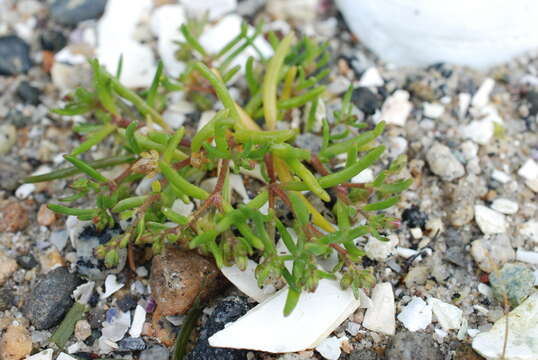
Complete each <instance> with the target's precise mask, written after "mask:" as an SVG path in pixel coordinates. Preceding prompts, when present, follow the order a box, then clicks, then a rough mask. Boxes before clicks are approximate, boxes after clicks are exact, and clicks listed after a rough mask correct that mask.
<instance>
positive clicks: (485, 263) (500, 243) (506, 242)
mask: <svg viewBox="0 0 538 360" xmlns="http://www.w3.org/2000/svg"><path fill="white" fill-rule="evenodd" d="M471 255H472V256H473V259H474V260H475V262H476V263H477V265H478V267H479V268H480V270H482V271H485V272H487V273H490V272H492V271H495V270H496V269H497V268H498V267H499V266H502V265H503V264H505V263H507V262H509V261H512V260H514V259H515V257H516V253H515V252H514V249H513V248H512V245H511V243H510V238H509V237H508V236H506V235H494V236H490V237H486V238H483V239H478V240H475V241H473V242H472V243H471Z"/></svg>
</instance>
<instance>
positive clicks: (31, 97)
mask: <svg viewBox="0 0 538 360" xmlns="http://www.w3.org/2000/svg"><path fill="white" fill-rule="evenodd" d="M15 95H17V97H18V98H19V99H20V100H21V101H22V102H24V103H26V104H31V105H39V103H40V102H41V101H40V100H39V96H40V95H41V90H39V89H38V88H36V87H33V86H32V85H30V83H29V82H28V81H21V83H20V84H19V86H17V90H16V91H15Z"/></svg>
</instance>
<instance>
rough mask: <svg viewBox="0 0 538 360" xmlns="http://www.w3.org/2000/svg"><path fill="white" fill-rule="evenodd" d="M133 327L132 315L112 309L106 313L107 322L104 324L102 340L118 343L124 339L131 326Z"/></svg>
mask: <svg viewBox="0 0 538 360" xmlns="http://www.w3.org/2000/svg"><path fill="white" fill-rule="evenodd" d="M130 325H131V314H130V313H129V312H122V311H119V310H117V309H116V308H112V309H110V310H108V311H107V313H106V320H105V321H104V322H103V329H102V331H101V333H102V334H103V336H102V338H104V339H106V340H109V341H112V342H116V341H120V340H121V339H123V337H124V336H125V334H126V333H127V330H129V326H130Z"/></svg>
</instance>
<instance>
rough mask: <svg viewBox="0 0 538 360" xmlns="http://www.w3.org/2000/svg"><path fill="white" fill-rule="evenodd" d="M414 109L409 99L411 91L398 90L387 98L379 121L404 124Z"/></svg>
mask: <svg viewBox="0 0 538 360" xmlns="http://www.w3.org/2000/svg"><path fill="white" fill-rule="evenodd" d="M412 109H413V104H411V102H410V101H409V93H408V92H407V91H405V90H397V91H396V92H395V93H394V94H392V95H391V96H389V97H388V98H387V100H385V103H384V104H383V107H382V108H381V115H380V117H379V121H385V122H386V123H387V124H394V125H398V126H404V125H405V122H406V120H407V117H408V116H409V114H410V113H411V110H412Z"/></svg>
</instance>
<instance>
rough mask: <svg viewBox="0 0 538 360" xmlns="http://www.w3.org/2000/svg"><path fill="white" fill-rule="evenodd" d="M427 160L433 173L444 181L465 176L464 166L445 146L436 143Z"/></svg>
mask: <svg viewBox="0 0 538 360" xmlns="http://www.w3.org/2000/svg"><path fill="white" fill-rule="evenodd" d="M426 160H427V161H428V165H430V169H431V171H432V172H433V173H434V174H435V175H437V176H439V177H440V178H441V179H443V180H444V181H452V180H455V179H457V178H460V177H462V176H463V175H465V168H464V167H463V165H462V164H461V163H460V162H459V161H458V160H457V159H456V157H455V156H454V154H452V152H451V151H450V149H449V148H448V147H447V146H445V145H443V144H440V143H435V144H434V145H433V146H432V147H431V148H430V149H429V150H428V152H427V153H426Z"/></svg>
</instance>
